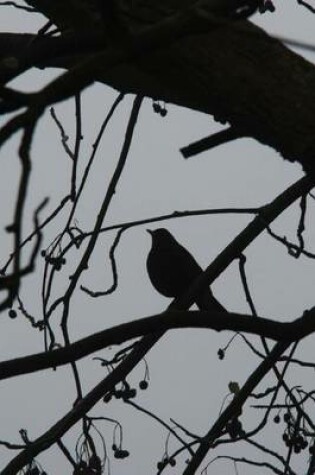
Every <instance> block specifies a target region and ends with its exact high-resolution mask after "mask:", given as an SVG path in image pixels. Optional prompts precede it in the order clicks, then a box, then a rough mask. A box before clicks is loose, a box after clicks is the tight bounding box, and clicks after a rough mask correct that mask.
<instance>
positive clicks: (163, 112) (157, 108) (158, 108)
mask: <svg viewBox="0 0 315 475" xmlns="http://www.w3.org/2000/svg"><path fill="white" fill-rule="evenodd" d="M152 107H153V110H154V112H155V113H156V114H160V116H161V117H165V116H166V114H167V109H166V107H165V104H163V105H161V104H160V103H159V102H158V101H154V102H153V104H152Z"/></svg>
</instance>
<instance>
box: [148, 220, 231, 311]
mask: <svg viewBox="0 0 315 475" xmlns="http://www.w3.org/2000/svg"><path fill="white" fill-rule="evenodd" d="M148 232H149V233H150V234H151V236H152V247H151V250H150V252H149V254H148V258H147V271H148V274H149V277H150V280H151V283H152V285H153V287H155V289H156V290H157V291H158V292H159V293H160V294H162V295H164V296H165V297H172V298H176V297H180V296H182V295H184V294H185V292H186V291H187V290H188V288H189V287H190V285H191V284H192V282H193V281H194V280H195V279H196V278H197V277H198V276H199V275H200V274H201V273H202V269H201V267H200V266H199V264H198V263H197V262H196V260H195V259H194V257H193V256H192V255H191V254H190V252H188V251H187V249H185V248H184V247H183V246H182V245H181V244H179V242H177V241H176V239H175V238H174V236H172V234H171V233H170V232H169V231H168V230H167V229H164V228H160V229H156V230H154V231H151V230H148ZM196 304H197V305H198V307H199V308H200V309H203V310H215V311H226V310H225V308H224V307H223V305H221V304H220V302H218V301H217V300H216V298H215V297H214V296H213V294H212V292H211V290H210V289H208V288H207V289H203V290H202V292H201V294H200V295H197V296H196Z"/></svg>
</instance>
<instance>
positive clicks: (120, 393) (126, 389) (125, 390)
mask: <svg viewBox="0 0 315 475" xmlns="http://www.w3.org/2000/svg"><path fill="white" fill-rule="evenodd" d="M148 386H149V383H148V381H146V380H145V379H143V380H142V381H140V382H139V388H140V389H141V390H142V391H145V390H146V389H147V388H148ZM136 396H137V390H136V388H131V387H130V385H129V384H128V383H127V381H124V383H123V387H122V388H121V389H114V391H112V392H108V393H106V394H105V396H104V397H103V401H104V402H109V401H110V400H111V399H112V397H115V398H116V399H122V400H123V401H126V400H128V399H134V398H135V397H136Z"/></svg>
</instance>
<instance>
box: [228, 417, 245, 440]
mask: <svg viewBox="0 0 315 475" xmlns="http://www.w3.org/2000/svg"><path fill="white" fill-rule="evenodd" d="M226 430H227V433H228V434H229V436H230V437H231V439H233V440H234V439H237V437H244V436H245V431H244V429H243V426H242V423H241V421H240V420H239V419H238V417H233V419H231V420H230V421H229V422H228V423H227V424H226Z"/></svg>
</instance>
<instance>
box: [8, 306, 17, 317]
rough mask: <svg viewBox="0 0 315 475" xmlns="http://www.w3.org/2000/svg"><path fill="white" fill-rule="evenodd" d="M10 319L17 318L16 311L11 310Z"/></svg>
mask: <svg viewBox="0 0 315 475" xmlns="http://www.w3.org/2000/svg"><path fill="white" fill-rule="evenodd" d="M9 317H10V318H12V319H13V318H16V317H17V313H16V310H14V309H13V308H11V309H10V310H9Z"/></svg>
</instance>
